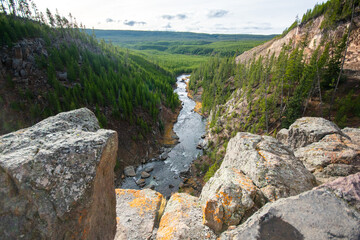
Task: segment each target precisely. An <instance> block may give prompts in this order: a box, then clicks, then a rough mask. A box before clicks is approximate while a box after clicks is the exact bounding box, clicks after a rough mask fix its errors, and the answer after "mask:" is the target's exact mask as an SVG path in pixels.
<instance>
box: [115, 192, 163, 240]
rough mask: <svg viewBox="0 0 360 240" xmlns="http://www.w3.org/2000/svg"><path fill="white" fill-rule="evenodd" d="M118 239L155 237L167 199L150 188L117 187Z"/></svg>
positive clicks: (135, 239) (116, 237)
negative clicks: (155, 230) (154, 233)
mask: <svg viewBox="0 0 360 240" xmlns="http://www.w3.org/2000/svg"><path fill="white" fill-rule="evenodd" d="M115 192H116V221H117V230H116V236H115V239H116V240H121V239H128V240H131V239H134V240H142V239H154V238H155V236H156V235H153V231H154V228H155V227H156V226H157V225H158V223H159V219H160V217H161V214H162V212H163V210H164V208H165V205H166V200H165V198H164V197H163V196H162V195H161V194H160V193H158V192H155V191H153V190H150V189H145V190H133V189H116V190H115Z"/></svg>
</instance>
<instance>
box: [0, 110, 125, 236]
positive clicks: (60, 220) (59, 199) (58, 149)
mask: <svg viewBox="0 0 360 240" xmlns="http://www.w3.org/2000/svg"><path fill="white" fill-rule="evenodd" d="M117 146H118V144H117V134H116V132H115V131H111V130H104V129H99V124H98V122H97V119H96V117H95V115H94V114H93V113H92V112H91V111H90V110H88V109H86V108H82V109H78V110H74V111H70V112H65V113H60V114H58V115H56V116H54V117H50V118H47V119H45V120H43V121H41V122H39V123H38V124H36V125H34V126H33V127H30V128H27V129H22V130H19V131H17V132H13V133H10V134H7V135H4V136H1V137H0V232H1V237H2V238H4V239H70V238H74V239H113V238H114V236H115V230H116V220H115V218H116V215H115V193H114V170H113V169H114V166H115V160H116V153H117Z"/></svg>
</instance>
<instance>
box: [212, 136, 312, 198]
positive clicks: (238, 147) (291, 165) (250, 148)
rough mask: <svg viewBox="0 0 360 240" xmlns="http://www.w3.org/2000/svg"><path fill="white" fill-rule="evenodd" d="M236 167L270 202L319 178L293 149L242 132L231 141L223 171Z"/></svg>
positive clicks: (302, 190) (272, 140)
mask: <svg viewBox="0 0 360 240" xmlns="http://www.w3.org/2000/svg"><path fill="white" fill-rule="evenodd" d="M224 168H235V169H237V170H239V171H242V172H243V173H244V174H245V175H246V177H248V178H250V179H251V180H252V181H253V183H254V185H256V186H257V187H258V188H259V189H260V190H261V191H262V192H263V194H264V195H265V196H266V198H267V199H268V200H270V201H274V200H277V199H279V198H283V197H289V196H294V195H297V194H299V193H302V192H304V191H307V190H310V189H312V188H313V187H314V186H315V179H314V177H313V176H312V174H311V173H310V172H309V171H308V170H306V168H305V167H304V165H303V164H302V163H301V162H300V161H299V160H297V159H296V158H295V156H294V154H293V153H292V151H291V150H290V149H288V148H287V147H286V146H284V145H283V144H281V143H280V142H279V141H277V140H276V139H275V138H273V137H269V136H259V135H254V134H251V133H244V132H241V133H238V134H237V135H236V136H235V137H234V138H232V139H231V140H230V141H229V144H228V147H227V152H226V155H225V158H224V160H223V162H222V164H221V167H220V169H219V171H222V169H224Z"/></svg>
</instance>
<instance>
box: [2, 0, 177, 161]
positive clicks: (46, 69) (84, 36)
mask: <svg viewBox="0 0 360 240" xmlns="http://www.w3.org/2000/svg"><path fill="white" fill-rule="evenodd" d="M30 3H31V4H30ZM0 32H1V33H2V34H1V36H0V45H1V54H0V56H1V61H2V64H1V69H0V83H1V89H0V93H1V94H0V132H1V134H4V133H8V132H11V131H14V130H17V129H20V128H24V127H27V126H30V125H31V124H34V123H36V122H38V121H39V120H41V119H43V118H46V117H48V116H52V115H55V114H57V113H59V112H62V111H68V110H72V109H76V108H81V107H87V108H89V109H91V110H92V111H93V112H94V113H95V114H96V116H97V118H98V120H99V122H100V125H101V126H102V127H105V128H112V129H116V130H118V131H119V133H122V136H121V139H122V141H120V142H121V144H123V145H124V146H123V147H124V148H125V149H126V151H125V153H124V155H125V156H126V155H129V154H130V153H129V152H132V153H131V154H130V155H133V154H135V156H136V151H138V150H136V149H134V147H132V145H133V144H131V142H134V141H135V142H138V140H144V142H146V139H148V140H149V141H151V145H154V146H156V142H157V140H158V138H159V137H160V135H161V134H162V131H163V129H164V121H166V119H165V115H166V114H168V110H170V112H174V111H175V109H176V108H177V107H178V106H179V100H178V96H177V95H176V94H175V93H174V92H173V87H174V84H175V76H174V74H173V73H172V72H169V71H167V70H165V69H163V68H162V67H160V66H159V65H157V64H154V63H152V62H151V61H149V60H147V59H145V58H144V57H142V56H140V55H139V54H137V53H134V52H133V51H129V50H127V49H123V48H120V47H116V46H114V45H112V44H108V43H105V41H98V40H97V39H96V38H95V35H89V34H88V33H87V32H86V30H85V27H84V26H83V25H82V24H79V23H77V22H76V19H75V18H74V17H73V16H71V14H70V15H69V16H68V18H66V17H64V16H61V15H60V14H59V13H55V14H53V13H51V12H50V10H47V12H46V14H43V13H40V12H39V11H38V10H37V8H36V5H35V3H34V2H28V1H16V2H14V1H1V13H0ZM161 109H162V110H161ZM167 109H168V110H167ZM161 111H162V112H161ZM154 133H156V134H154ZM147 147H148V146H147ZM147 147H144V152H145V153H146V152H147V150H145V149H147ZM139 152H141V150H139ZM135 158H139V157H135ZM138 161H139V160H138Z"/></svg>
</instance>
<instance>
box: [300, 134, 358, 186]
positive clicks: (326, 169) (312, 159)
mask: <svg viewBox="0 0 360 240" xmlns="http://www.w3.org/2000/svg"><path fill="white" fill-rule="evenodd" d="M354 135H355V134H354ZM359 135H360V134H359ZM355 136H356V135H355ZM355 136H354V139H355ZM295 156H296V157H297V158H298V159H299V160H301V161H302V162H303V163H304V165H305V166H306V168H307V169H308V170H309V171H311V172H312V173H313V174H314V176H315V177H316V180H317V181H318V182H319V183H320V184H321V183H325V182H329V181H333V180H335V179H336V178H338V177H342V176H348V175H350V174H354V173H356V172H359V171H360V145H359V144H357V143H356V142H354V141H351V140H349V139H348V138H346V137H343V136H342V135H339V134H331V135H327V136H325V137H324V138H322V139H321V140H320V141H318V142H314V143H312V144H310V145H307V146H305V147H300V148H297V149H295Z"/></svg>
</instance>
